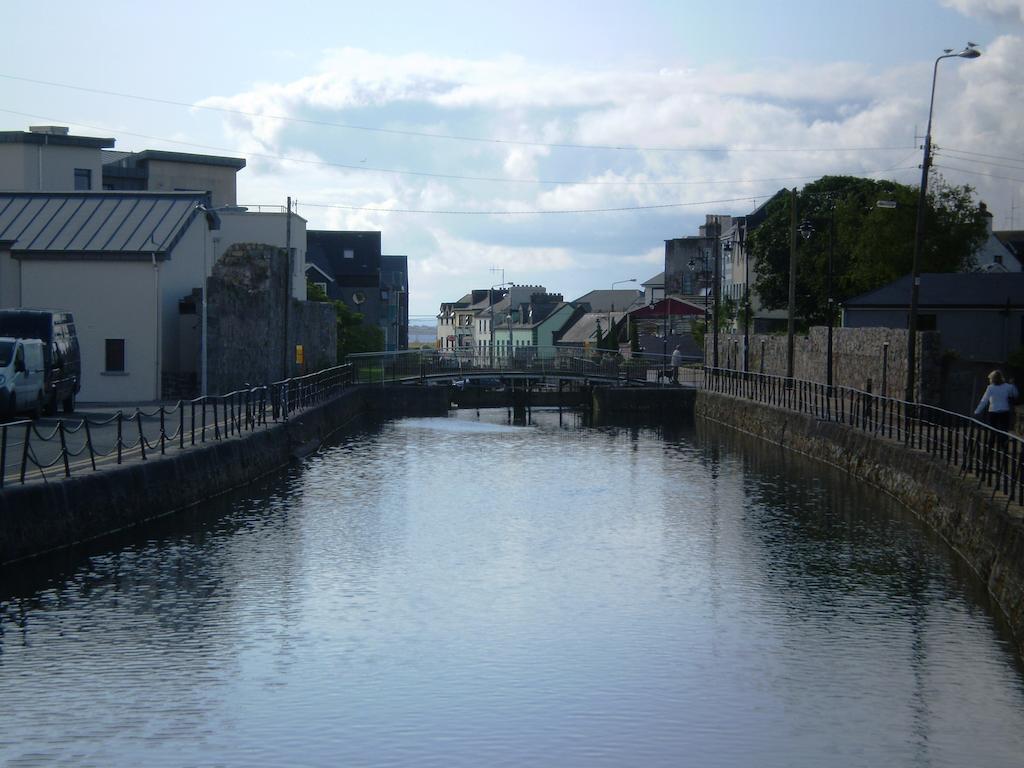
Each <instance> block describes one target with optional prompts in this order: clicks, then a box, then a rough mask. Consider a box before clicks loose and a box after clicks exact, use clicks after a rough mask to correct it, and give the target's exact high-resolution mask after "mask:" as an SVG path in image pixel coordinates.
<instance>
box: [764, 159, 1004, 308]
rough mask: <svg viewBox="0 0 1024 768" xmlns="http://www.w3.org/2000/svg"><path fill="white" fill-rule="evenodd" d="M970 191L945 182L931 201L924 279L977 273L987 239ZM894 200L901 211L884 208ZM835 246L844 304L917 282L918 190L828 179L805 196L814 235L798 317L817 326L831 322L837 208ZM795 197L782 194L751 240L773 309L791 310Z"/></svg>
mask: <svg viewBox="0 0 1024 768" xmlns="http://www.w3.org/2000/svg"><path fill="white" fill-rule="evenodd" d="M973 193H974V190H973V189H972V188H971V187H970V186H966V185H965V186H962V187H955V186H950V185H949V184H947V183H946V182H945V180H943V179H942V178H941V177H936V183H935V184H934V186H933V188H932V189H931V191H930V192H929V193H928V198H927V199H928V208H927V209H926V211H925V228H926V239H925V243H924V247H923V249H922V253H921V257H920V262H919V265H918V269H919V271H920V272H954V271H957V270H968V269H971V268H972V267H974V266H975V261H974V254H975V252H976V251H977V249H978V247H979V246H980V245H981V244H982V242H983V241H984V237H985V218H984V214H983V211H982V208H981V207H980V206H979V205H977V204H975V202H974V199H973ZM878 200H893V201H895V203H896V207H895V208H879V207H877V205H876V203H877V201H878ZM833 206H834V207H835V212H834V215H835V244H834V255H833V260H832V296H833V298H834V299H835V301H836V303H837V304H838V303H839V302H842V301H843V300H845V299H848V298H850V297H853V296H857V295H859V294H862V293H865V292H867V291H871V290H874V289H875V288H878V287H880V286H882V285H885V284H886V283H889V282H892V281H893V280H896V279H897V278H899V277H902V276H903V275H906V274H909V273H910V270H911V264H912V261H913V248H914V228H915V222H916V216H917V190H916V189H915V188H913V187H908V186H906V185H904V184H897V183H896V182H892V181H876V180H873V179H861V178H857V177H853V176H824V177H822V178H821V179H818V180H817V181H815V182H812V183H810V184H808V185H807V186H805V187H804V188H803V189H802V190H800V191H799V192H798V194H797V221H798V223H799V222H802V221H804V220H807V221H809V222H810V223H811V225H812V226H813V227H814V233H813V234H812V236H811V237H810V238H809V239H807V240H804V239H803V238H798V242H797V275H796V281H797V285H796V314H797V316H798V317H801V318H804V320H806V321H807V322H808V323H809V324H812V325H813V324H823V323H825V322H827V320H828V310H827V307H828V302H827V298H828V290H827V280H828V277H827V276H828V254H829V229H830V226H831V219H832V215H833V212H832V208H833ZM789 231H790V195H789V193H787V192H786V191H785V190H783V191H780V192H779V193H778V194H776V196H775V197H774V198H772V199H771V200H770V201H769V202H768V204H767V215H766V218H765V220H764V221H763V222H762V223H761V224H760V225H759V226H758V227H757V229H755V230H754V231H753V232H752V233H751V235H750V238H749V240H748V245H749V248H750V255H751V257H752V258H751V262H752V263H753V264H755V265H756V269H757V279H756V281H755V283H754V286H753V287H754V290H755V291H757V293H758V295H759V296H760V297H761V301H762V302H763V303H764V305H765V306H766V307H768V308H769V309H782V308H785V307H786V306H787V304H788V302H789Z"/></svg>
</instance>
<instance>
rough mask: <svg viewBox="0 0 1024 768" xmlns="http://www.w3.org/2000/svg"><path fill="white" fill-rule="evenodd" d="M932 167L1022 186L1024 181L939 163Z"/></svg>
mask: <svg viewBox="0 0 1024 768" xmlns="http://www.w3.org/2000/svg"><path fill="white" fill-rule="evenodd" d="M934 167H936V168H945V169H946V170H947V171H956V172H957V173H969V174H971V175H972V176H986V177H988V178H990V179H1001V180H1003V181H1018V182H1021V183H1022V184H1024V179H1018V178H1015V177H1013V176H1000V175H999V174H996V173H983V172H981V171H970V170H968V169H967V168H957V167H956V166H955V165H946V164H945V163H943V164H941V165H940V164H939V163H935V164H934Z"/></svg>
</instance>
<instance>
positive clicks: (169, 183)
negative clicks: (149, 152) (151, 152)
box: [146, 160, 238, 208]
mask: <svg viewBox="0 0 1024 768" xmlns="http://www.w3.org/2000/svg"><path fill="white" fill-rule="evenodd" d="M146 164H147V166H148V168H149V179H148V181H147V184H146V188H147V189H148V190H150V191H154V192H174V191H175V190H189V191H191V190H198V191H206V192H210V198H211V200H212V203H213V206H214V207H215V208H216V207H219V206H222V205H235V204H236V203H237V202H238V200H237V194H236V188H237V182H236V179H235V176H236V174H237V171H235V169H234V168H231V167H228V166H223V165H207V164H205V163H179V162H168V161H164V160H147V161H146Z"/></svg>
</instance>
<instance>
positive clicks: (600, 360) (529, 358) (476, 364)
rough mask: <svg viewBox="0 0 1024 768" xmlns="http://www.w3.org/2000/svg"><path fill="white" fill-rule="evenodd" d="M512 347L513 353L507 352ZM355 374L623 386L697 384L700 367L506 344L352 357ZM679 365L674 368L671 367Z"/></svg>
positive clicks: (376, 380) (367, 378) (667, 359)
mask: <svg viewBox="0 0 1024 768" xmlns="http://www.w3.org/2000/svg"><path fill="white" fill-rule="evenodd" d="M510 350H511V351H510ZM349 360H351V362H352V365H353V376H354V377H355V380H356V381H357V382H359V383H362V384H386V383H399V382H409V381H413V380H417V379H420V380H422V379H427V378H435V379H436V378H450V379H451V380H453V381H457V380H459V379H461V378H463V377H466V376H481V375H499V376H501V375H505V374H522V375H527V376H537V377H545V378H557V377H559V376H562V377H568V376H572V377H577V378H588V377H589V378H593V379H594V380H595V381H597V380H601V381H606V382H607V381H615V382H617V383H621V384H633V385H641V384H642V385H651V384H654V385H662V386H668V385H670V384H673V383H681V384H689V385H691V386H696V385H697V384H698V382H699V379H700V376H701V375H702V374H701V369H700V366H699V361H698V360H697V359H696V358H687V359H685V360H684V361H683V364H682V365H680V366H675V367H673V366H672V364H671V355H657V354H650V353H645V354H635V355H632V356H631V357H629V358H623V357H621V356H619V355H613V354H610V353H603V352H600V351H585V350H584V349H582V348H580V347H550V346H549V347H545V346H528V345H523V346H512V347H509V346H506V347H503V348H500V350H497V351H496V353H495V355H494V356H493V357H492V356H491V354H490V352H489V350H488V351H484V352H480V351H477V350H475V349H471V348H466V349H461V350H434V349H416V350H408V351H404V352H379V353H366V354H358V355H350V356H349ZM674 368H678V371H674Z"/></svg>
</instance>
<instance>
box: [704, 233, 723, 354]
mask: <svg viewBox="0 0 1024 768" xmlns="http://www.w3.org/2000/svg"><path fill="white" fill-rule="evenodd" d="M712 232H714V236H715V250H714V254H713V255H714V259H715V287H714V292H715V293H714V299H715V301H714V307H713V309H712V317H711V322H712V324H713V328H714V330H713V331H712V334H711V338H712V342H711V343H712V350H711V359H712V364H713V366H714V367H715V368H718V311H719V310H718V300H719V294H720V293H721V289H722V272H721V270H722V259H721V257H720V254H719V248H720V247H721V244H722V221H721V219H719V218H718V217H717V216H716V217H715V222H714V227H713V229H712ZM707 300H708V298H707V295H705V296H704V303H705V305H706V304H707Z"/></svg>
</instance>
